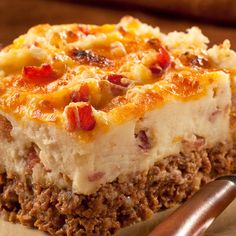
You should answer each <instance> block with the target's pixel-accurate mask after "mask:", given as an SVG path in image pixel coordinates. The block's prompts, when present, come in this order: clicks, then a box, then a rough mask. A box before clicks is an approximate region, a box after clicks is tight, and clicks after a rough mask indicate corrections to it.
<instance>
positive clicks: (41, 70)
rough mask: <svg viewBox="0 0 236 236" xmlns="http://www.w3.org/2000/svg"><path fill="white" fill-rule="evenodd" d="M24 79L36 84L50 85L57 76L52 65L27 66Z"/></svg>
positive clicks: (24, 70)
mask: <svg viewBox="0 0 236 236" xmlns="http://www.w3.org/2000/svg"><path fill="white" fill-rule="evenodd" d="M23 78H25V79H27V80H29V81H31V82H36V83H49V82H51V81H53V80H55V79H56V75H55V73H54V71H53V69H52V67H51V65H49V64H43V65H42V66H41V67H36V66H25V67H24V69H23Z"/></svg>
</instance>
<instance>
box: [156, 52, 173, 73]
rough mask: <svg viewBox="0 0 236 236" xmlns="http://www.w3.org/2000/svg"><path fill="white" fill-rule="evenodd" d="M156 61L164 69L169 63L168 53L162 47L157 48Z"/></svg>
mask: <svg viewBox="0 0 236 236" xmlns="http://www.w3.org/2000/svg"><path fill="white" fill-rule="evenodd" d="M158 51H159V53H158V54H157V60H156V62H157V63H158V64H159V66H160V67H161V68H162V69H163V70H165V69H166V68H167V67H168V66H169V65H170V55H169V53H168V52H167V50H166V49H165V48H164V47H160V48H159V50H158Z"/></svg>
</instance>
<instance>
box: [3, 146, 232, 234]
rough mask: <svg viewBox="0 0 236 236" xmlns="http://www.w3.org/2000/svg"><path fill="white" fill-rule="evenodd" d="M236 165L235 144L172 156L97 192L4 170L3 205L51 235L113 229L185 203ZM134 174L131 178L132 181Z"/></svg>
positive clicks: (14, 218) (16, 218)
mask: <svg viewBox="0 0 236 236" xmlns="http://www.w3.org/2000/svg"><path fill="white" fill-rule="evenodd" d="M235 171H236V146H232V145H229V144H218V145H216V146H215V147H213V148H211V149H205V150H202V151H195V152H194V151H188V150H186V152H185V153H184V154H183V153H181V154H180V155H178V156H168V157H166V158H164V159H162V160H160V161H159V162H157V163H156V164H155V165H154V166H153V167H151V168H150V169H149V171H148V172H139V173H135V174H132V175H129V176H120V177H119V178H117V179H116V180H115V181H113V182H111V183H107V184H105V185H104V186H103V187H101V188H100V189H99V191H97V192H96V193H94V194H90V195H83V194H75V193H72V192H71V191H69V190H62V189H59V188H57V187H55V186H51V187H48V188H45V187H41V186H40V185H38V184H32V182H31V178H30V175H29V178H28V179H27V180H26V181H25V182H21V181H19V180H18V178H17V177H15V178H8V177H7V174H2V175H1V185H0V192H1V194H0V203H1V211H2V213H4V215H5V217H6V218H7V219H8V220H9V221H12V222H18V221H19V222H20V223H22V224H24V225H27V226H31V227H36V228H38V229H40V230H42V231H45V232H48V233H49V234H51V235H68V236H69V235H70V236H72V235H76V236H79V235H113V234H114V233H115V232H116V231H117V230H118V229H120V228H122V227H125V226H128V225H131V224H133V223H135V222H139V221H142V220H145V219H148V218H150V217H151V216H152V215H153V214H154V213H155V212H157V211H159V210H162V209H165V208H170V207H173V206H175V205H176V204H179V203H182V202H183V201H185V200H186V199H187V198H189V197H190V196H191V195H192V194H193V193H195V192H196V191H197V190H198V189H199V188H200V187H201V186H202V185H204V184H205V183H207V182H209V181H210V180H213V179H215V178H216V177H218V176H220V175H225V174H230V173H233V172H235ZM127 179H129V181H127Z"/></svg>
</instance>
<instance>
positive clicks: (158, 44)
mask: <svg viewBox="0 0 236 236" xmlns="http://www.w3.org/2000/svg"><path fill="white" fill-rule="evenodd" d="M147 43H148V44H149V45H150V46H151V47H152V48H153V49H155V50H159V49H160V47H161V41H160V40H159V39H158V38H153V39H149V40H148V41H147Z"/></svg>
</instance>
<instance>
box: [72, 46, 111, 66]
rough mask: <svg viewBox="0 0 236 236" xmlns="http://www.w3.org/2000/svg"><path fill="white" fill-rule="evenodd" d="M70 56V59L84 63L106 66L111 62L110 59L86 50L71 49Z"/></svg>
mask: <svg viewBox="0 0 236 236" xmlns="http://www.w3.org/2000/svg"><path fill="white" fill-rule="evenodd" d="M70 56H71V57H72V59H74V60H76V61H78V62H79V63H80V64H84V65H90V66H98V67H108V66H110V65H111V64H112V62H111V60H110V59H108V58H106V57H104V56H100V55H97V54H95V53H94V52H92V51H88V50H80V49H73V50H72V51H71V52H70Z"/></svg>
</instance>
